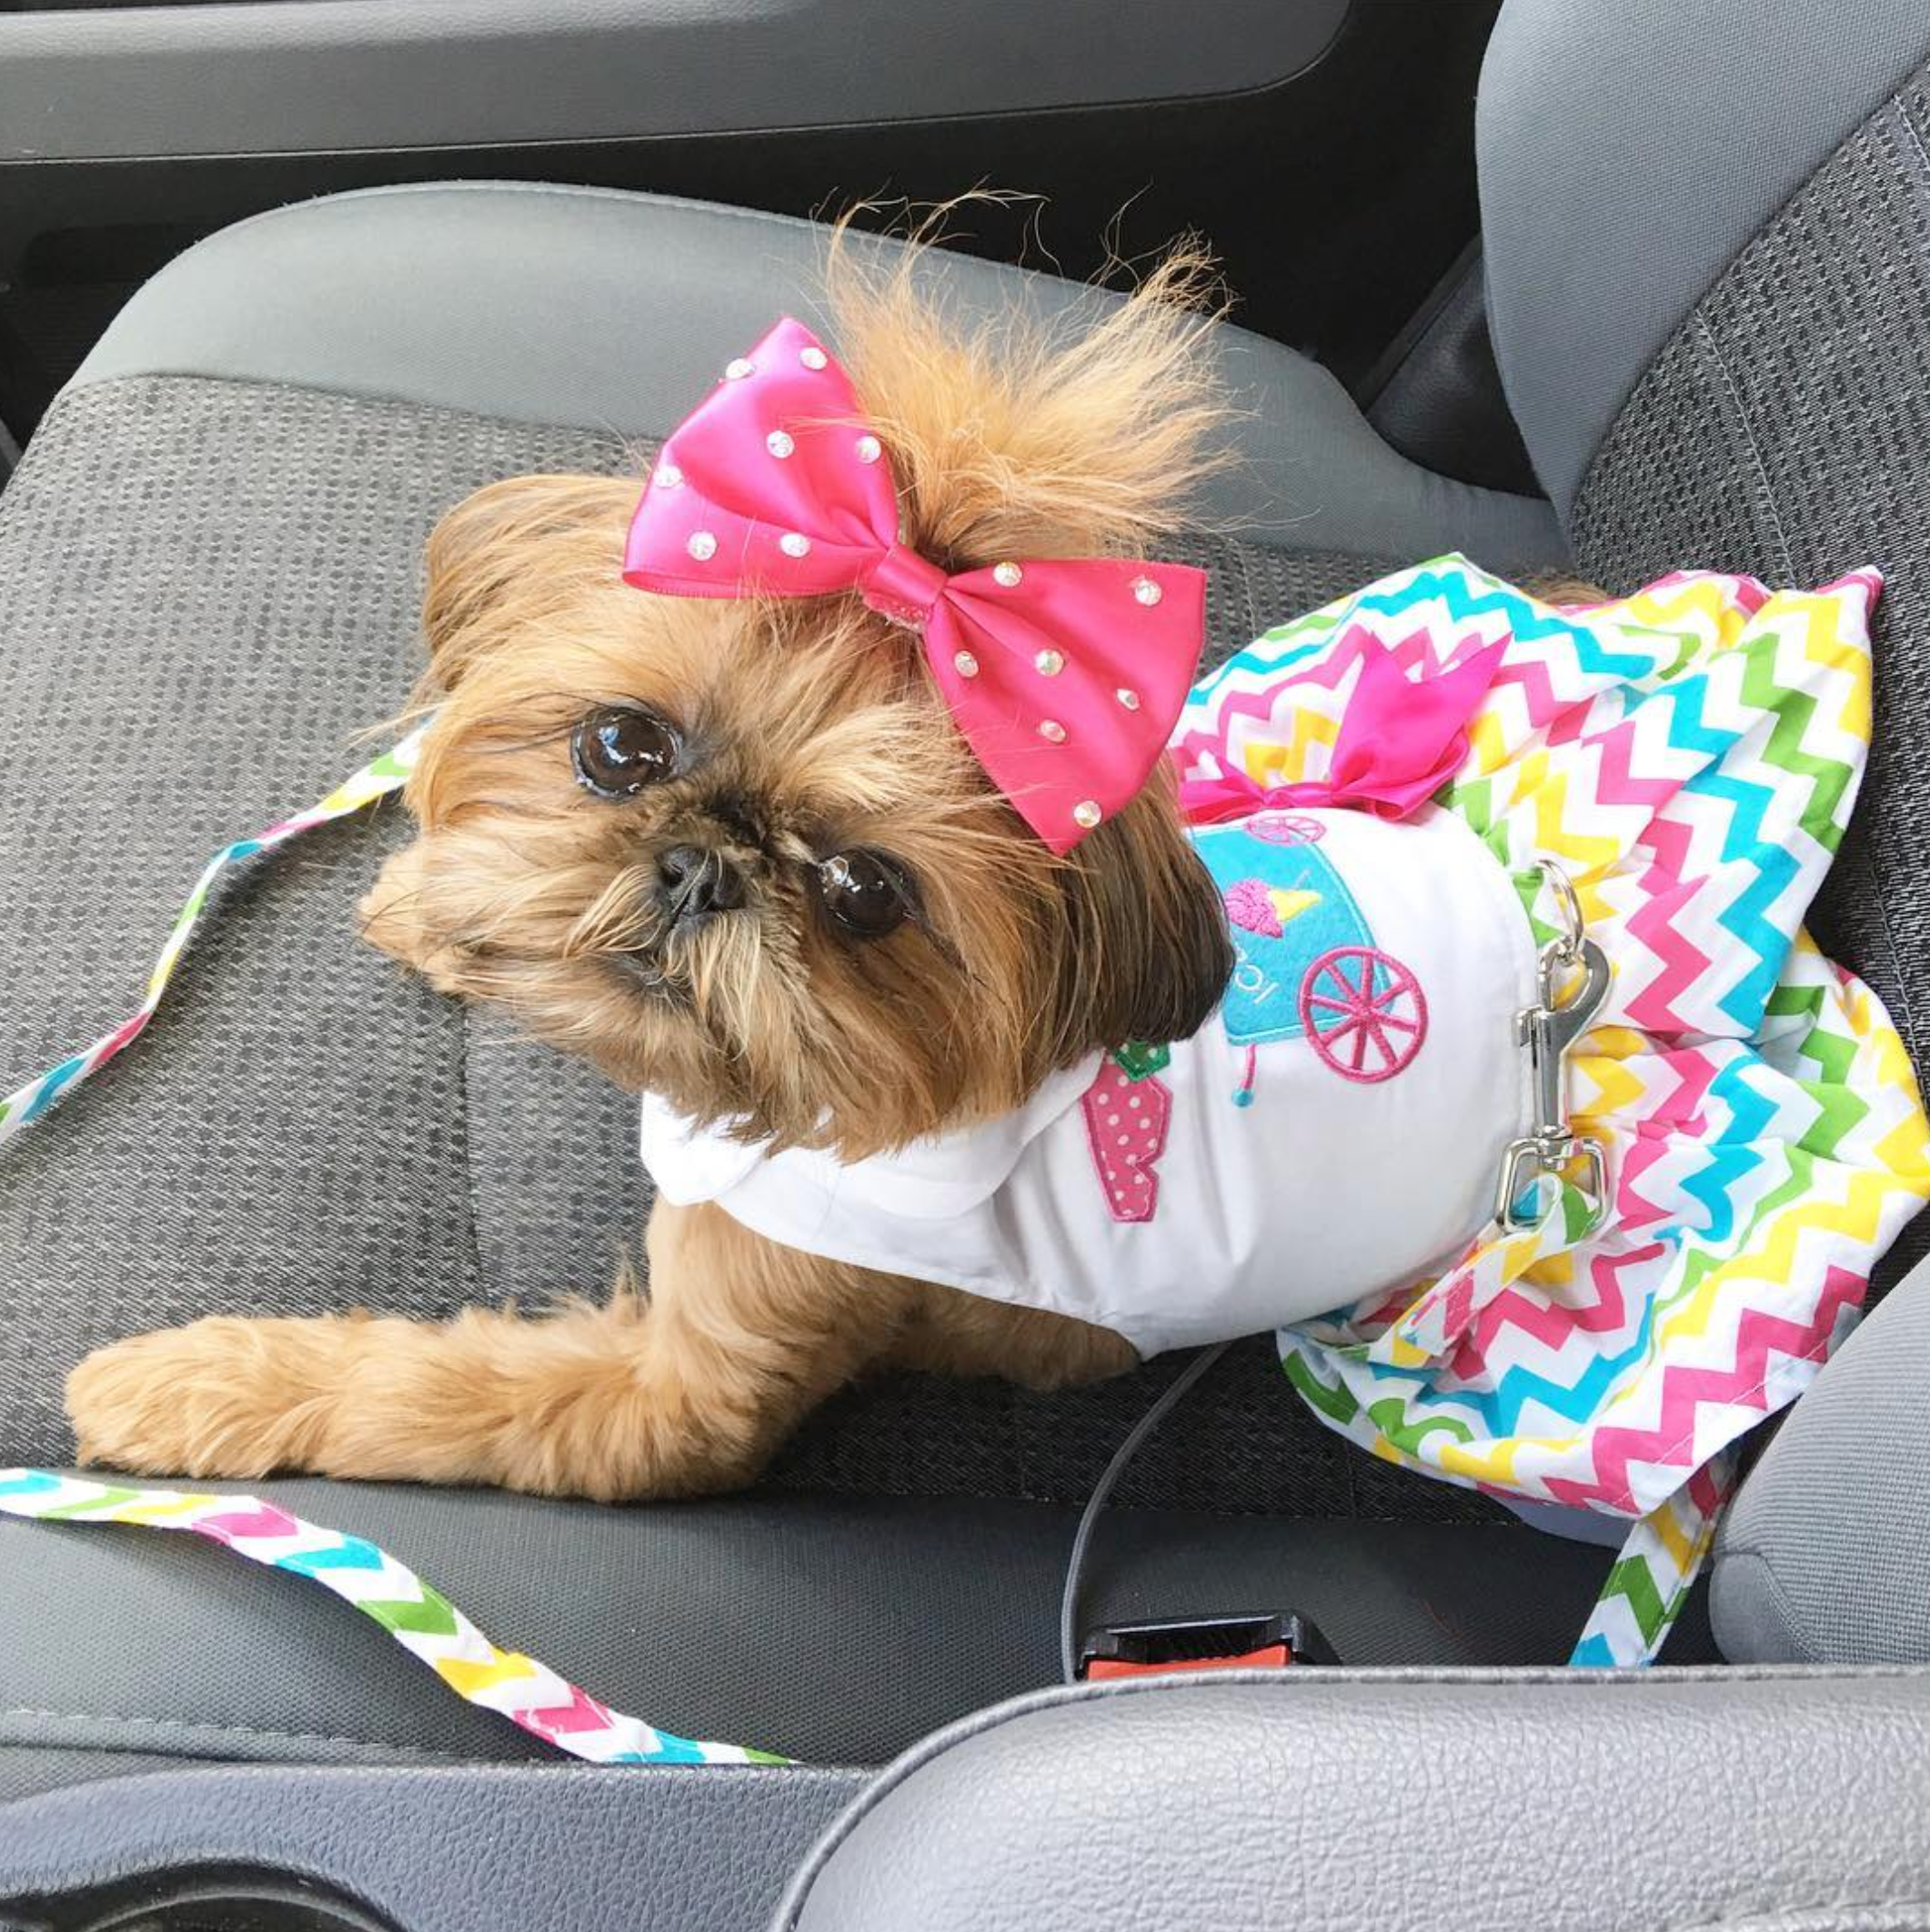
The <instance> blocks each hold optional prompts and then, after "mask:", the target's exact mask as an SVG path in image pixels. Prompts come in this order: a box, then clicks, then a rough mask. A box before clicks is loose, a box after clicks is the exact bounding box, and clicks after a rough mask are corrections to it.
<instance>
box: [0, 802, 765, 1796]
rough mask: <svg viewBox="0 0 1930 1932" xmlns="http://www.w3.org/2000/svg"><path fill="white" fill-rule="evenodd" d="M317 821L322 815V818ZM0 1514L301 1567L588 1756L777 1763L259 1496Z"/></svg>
mask: <svg viewBox="0 0 1930 1932" xmlns="http://www.w3.org/2000/svg"><path fill="white" fill-rule="evenodd" d="M317 822H318V821H317ZM0 1514H5V1515H9V1516H24V1517H26V1518H29V1519H30V1520H32V1521H35V1522H38V1523H118V1524H138V1525H140V1526H141V1527H143V1528H146V1529H158V1530H186V1531H188V1532H190V1533H191V1534H192V1535H196V1536H205V1537H206V1538H207V1539H208V1540H209V1541H210V1542H211V1543H218V1544H221V1545H225V1546H226V1548H228V1549H231V1550H233V1551H234V1552H235V1554H236V1555H237V1556H245V1557H246V1559H247V1560H248V1561H249V1562H250V1563H258V1564H260V1565H263V1567H264V1568H266V1569H270V1570H284V1571H286V1572H287V1573H288V1574H289V1575H294V1576H306V1577H307V1579H308V1580H309V1581H310V1582H311V1583H317V1584H319V1585H321V1586H322V1587H323V1589H325V1590H327V1591H331V1592H332V1593H333V1594H334V1595H337V1596H338V1597H340V1598H341V1599H342V1601H343V1602H344V1603H346V1604H352V1605H354V1606H355V1607H356V1608H357V1610H359V1611H360V1612H361V1613H362V1615H364V1616H366V1617H369V1618H371V1619H372V1620H373V1621H374V1622H376V1623H377V1624H379V1625H381V1626H382V1628H383V1629H384V1630H386V1631H387V1632H388V1634H389V1635H390V1636H392V1637H393V1638H395V1640H396V1642H397V1643H398V1644H399V1645H401V1646H402V1647H403V1649H405V1650H406V1651H407V1652H408V1654H409V1655H411V1656H412V1657H417V1658H419V1659H420V1660H421V1661H422V1662H423V1663H425V1664H427V1665H428V1666H429V1668H430V1669H431V1670H433V1671H434V1672H435V1673H436V1675H437V1676H438V1677H440V1678H441V1679H442V1681H443V1682H444V1683H445V1684H447V1685H448V1686H449V1688H450V1689H451V1690H453V1691H454V1692H455V1693H456V1695H457V1696H458V1697H461V1698H463V1699H464V1700H465V1701H466V1702H467V1703H469V1704H474V1705H478V1706H481V1707H482V1708H483V1709H484V1710H487V1711H495V1712H497V1713H498V1715H500V1716H504V1717H507V1718H508V1720H509V1721H510V1722H511V1723H512V1724H516V1725H520V1726H522V1728H523V1729H524V1730H526V1731H528V1732H529V1733H530V1735H531V1736H536V1737H540V1738H542V1739H543V1741H544V1742H545V1743H546V1744H551V1745H554V1746H556V1747H557V1749H558V1750H559V1751H567V1752H568V1754H569V1756H572V1757H580V1758H583V1759H585V1760H586V1761H587V1762H588V1763H590V1764H593V1765H782V1764H789V1762H790V1760H789V1758H784V1757H779V1756H774V1755H773V1754H771V1753H770V1752H768V1751H754V1750H750V1749H748V1748H746V1747H745V1746H741V1745H728V1744H711V1743H709V1742H707V1741H705V1740H702V1739H699V1738H691V1737H679V1736H675V1735H674V1734H673V1733H671V1732H668V1731H660V1730H658V1728H657V1727H656V1726H654V1725H648V1724H645V1723H644V1722H643V1720H642V1719H641V1718H638V1717H627V1716H624V1715H623V1713H622V1712H620V1711H613V1710H611V1709H610V1707H609V1706H608V1705H607V1704H601V1703H598V1700H597V1699H596V1698H594V1697H592V1696H590V1695H589V1694H588V1692H587V1691H583V1690H579V1689H578V1687H577V1686H576V1685H574V1684H571V1683H568V1682H567V1681H566V1680H565V1679H564V1678H562V1677H560V1676H558V1675H557V1673H556V1672H555V1671H553V1670H551V1669H550V1668H549V1666H548V1665H547V1664H539V1663H538V1662H537V1660H536V1659H535V1658H534V1657H526V1656H524V1655H522V1654H521V1653H520V1652H518V1651H513V1650H501V1649H498V1647H497V1645H494V1644H492V1643H491V1642H490V1641H489V1639H488V1637H487V1636H485V1635H483V1633H482V1632H481V1631H480V1630H478V1629H477V1627H476V1625H474V1624H472V1623H471V1622H470V1621H469V1619H468V1618H467V1617H466V1616H465V1615H463V1614H462V1612H461V1611H460V1610H458V1609H457V1607H456V1605H454V1604H452V1603H451V1602H450V1601H449V1600H448V1598H447V1597H446V1596H444V1595H442V1593H441V1592H440V1591H439V1590H437V1589H436V1588H435V1587H434V1585H430V1584H427V1583H425V1582H424V1581H423V1580H422V1578H421V1577H419V1576H418V1575H417V1574H416V1573H415V1571H413V1570H412V1569H410V1568H409V1567H408V1565H407V1564H403V1563H399V1562H397V1559H396V1558H395V1557H393V1556H391V1555H389V1554H388V1553H387V1551H386V1550H382V1549H378V1548H377V1546H376V1545H374V1544H372V1543H369V1542H367V1541H366V1540H365V1539H363V1538H362V1537H360V1536H348V1535H343V1534H342V1533H341V1532H340V1531H339V1530H331V1529H323V1528H321V1527H320V1526H319V1525H318V1524H313V1523H305V1522H303V1520H302V1519H301V1518H300V1517H299V1516H291V1515H290V1514H288V1513H287V1512H286V1510H282V1509H277V1508H276V1506H275V1504H272V1503H265V1502H263V1501H262V1500H261V1498H260V1497H259V1496H216V1495H208V1494H197V1493H196V1492H193V1491H178V1490H171V1489H136V1488H127V1487H125V1486H123V1485H121V1484H109V1483H97V1482H95V1481H94V1480H93V1479H92V1478H90V1477H86V1476H72V1475H56V1474H54V1473H53V1472H52V1471H50V1470H45V1469H0Z"/></svg>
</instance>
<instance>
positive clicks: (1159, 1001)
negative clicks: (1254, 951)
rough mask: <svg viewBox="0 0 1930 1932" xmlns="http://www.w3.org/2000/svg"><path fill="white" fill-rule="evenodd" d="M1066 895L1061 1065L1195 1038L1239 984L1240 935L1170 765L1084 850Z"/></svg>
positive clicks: (1073, 864) (1056, 998) (1071, 868)
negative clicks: (1181, 805)
mask: <svg viewBox="0 0 1930 1932" xmlns="http://www.w3.org/2000/svg"><path fill="white" fill-rule="evenodd" d="M1064 891H1065V894H1066V911H1067V926H1068V931H1069V936H1070V944H1069V946H1068V949H1067V951H1066V955H1065V958H1064V961H1063V964H1062V968H1061V971H1060V975H1059V984H1058V986H1057V987H1056V988H1055V989H1054V991H1053V993H1052V995H1051V998H1052V1000H1053V1002H1054V1005H1055V1009H1056V1010H1055V1011H1054V1012H1053V1015H1052V1019H1053V1022H1054V1023H1053V1026H1052V1028H1051V1032H1052V1034H1053V1035H1054V1036H1055V1045H1056V1048H1057V1051H1056V1052H1055V1053H1054V1061H1055V1063H1057V1064H1059V1065H1067V1064H1070V1063H1071V1062H1072V1061H1074V1060H1076V1059H1078V1058H1079V1057H1080V1056H1081V1055H1082V1054H1085V1053H1089V1052H1091V1050H1092V1049H1093V1048H1094V1047H1116V1046H1121V1045H1123V1044H1125V1042H1126V1041H1133V1040H1143V1041H1153V1042H1156V1043H1164V1042H1166V1041H1174V1040H1185V1039H1189V1038H1191V1036H1192V1035H1193V1034H1194V1033H1196V1032H1198V1031H1199V1030H1200V1028H1201V1026H1203V1025H1204V1024H1205V1023H1206V1021H1207V1019H1208V1018H1209V1016H1210V1015H1211V1013H1212V1011H1213V1010H1214V1009H1215V1008H1216V1007H1217V1006H1218V1005H1219V1004H1220V1001H1221V998H1222V997H1223V996H1224V994H1225V992H1226V984H1227V981H1228V980H1230V979H1231V977H1232V971H1233V942H1232V935H1231V933H1230V932H1229V931H1228V930H1227V922H1226V913H1225V910H1224V908H1223V906H1222V905H1221V898H1220V891H1219V888H1218V887H1217V886H1216V885H1214V883H1213V880H1212V875H1211V873H1210V872H1208V870H1206V867H1205V864H1204V863H1203V862H1202V861H1201V858H1200V855H1199V854H1198V853H1197V852H1196V851H1195V850H1193V846H1192V841H1191V840H1190V839H1189V838H1188V837H1187V836H1186V832H1185V829H1184V827H1183V826H1182V825H1181V821H1180V817H1179V812H1178V809H1177V807H1176V806H1175V804H1174V801H1173V788H1172V783H1171V778H1170V776H1169V775H1168V774H1167V772H1166V771H1165V770H1164V769H1163V767H1162V769H1161V770H1160V771H1157V772H1155V773H1154V775H1153V778H1152V780H1151V782H1150V783H1149V784H1148V785H1147V787H1146V789H1145V790H1143V791H1141V794H1140V795H1139V797H1138V798H1136V799H1135V800H1133V801H1132V803H1131V805H1130V806H1128V807H1127V808H1126V810H1124V811H1122V812H1121V813H1120V814H1119V815H1118V816H1117V817H1116V818H1114V819H1111V820H1109V821H1108V822H1107V823H1106V824H1104V825H1101V827H1100V828H1099V829H1098V830H1096V831H1094V832H1092V833H1091V835H1090V836H1089V837H1088V838H1086V839H1084V840H1081V843H1080V845H1079V846H1078V848H1077V849H1076V850H1074V851H1073V853H1072V854H1071V859H1070V860H1069V861H1068V866H1067V870H1066V873H1065V882H1064Z"/></svg>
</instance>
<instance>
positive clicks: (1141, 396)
mask: <svg viewBox="0 0 1930 1932" xmlns="http://www.w3.org/2000/svg"><path fill="white" fill-rule="evenodd" d="M946 213H949V210H947V211H940V215H939V216H934V217H932V218H931V220H930V221H929V222H927V223H926V224H924V225H923V226H921V227H920V230H919V233H918V237H917V240H918V245H917V246H915V247H912V248H911V249H910V250H909V251H906V252H896V253H894V255H893V256H892V257H890V262H889V264H886V263H882V262H881V261H880V257H879V255H878V253H877V251H876V250H875V249H874V248H872V247H869V246H868V245H867V244H866V243H865V242H864V240H863V239H862V238H860V237H859V236H856V235H854V234H853V232H852V231H851V230H850V229H849V226H848V225H846V226H840V227H839V230H838V231H837V234H836V236H835V239H834V242H833V246H832V249H831V255H830V262H829V301H830V307H831V310H832V314H833V317H834V319H835V337H836V341H837V344H838V348H839V355H840V357H841V358H842V359H843V361H844V363H845V366H846V367H847V368H848V369H849V370H850V372H851V374H852V377H853V379H854V381H855V382H856V384H857V387H858V390H859V396H860V397H861V398H862V401H863V403H864V408H865V413H866V415H867V417H868V418H869V419H870V422H871V423H872V424H873V426H874V427H875V428H877V430H878V433H879V436H880V438H882V440H883V441H884V443H885V446H886V448H889V449H890V452H891V460H892V465H893V468H894V470H895V472H896V474H897V478H898V483H899V491H900V503H901V505H902V508H903V511H904V518H905V533H906V540H907V541H908V542H910V544H911V545H912V546H913V548H917V549H919V550H920V551H921V552H922V553H923V554H925V555H927V556H929V557H930V558H932V560H933V561H934V562H937V563H941V564H943V565H945V566H946V567H947V568H948V569H953V570H961V569H975V568H978V567H980V566H982V565H984V564H987V563H990V562H994V561H996V560H997V559H999V558H1005V557H1025V556H1031V557H1044V556H1054V557H1101V556H1109V555H1136V554H1140V553H1141V552H1143V551H1145V550H1146V549H1147V548H1149V547H1150V546H1151V545H1152V544H1154V543H1155V542H1156V541H1157V539H1158V538H1161V537H1162V536H1165V535H1168V534H1170V533H1171V531H1172V530H1173V529H1175V528H1178V527H1179V526H1180V525H1181V523H1182V522H1183V521H1184V520H1185V519H1186V517H1187V513H1188V510H1189V508H1190V505H1191V499H1192V497H1193V494H1194V491H1195V488H1196V486H1197V485H1198V484H1199V483H1200V482H1201V479H1202V478H1205V477H1206V476H1208V475H1209V474H1211V472H1212V471H1214V470H1215V469H1217V468H1220V467H1221V465H1222V464H1223V463H1224V462H1225V461H1226V460H1227V458H1226V456H1225V453H1224V449H1223V446H1222V445H1221V443H1220V441H1219V439H1218V438H1216V435H1215V432H1216V431H1217V430H1219V429H1220V428H1221V426H1222V424H1223V423H1224V421H1225V419H1226V418H1227V415H1228V410H1227V408H1226V402H1225V397H1224V394H1223V391H1222V389H1221V385H1220V380H1219V377H1218V375H1217V373H1216V371H1215V368H1214V366H1213V364H1214V357H1213V356H1212V354H1211V348H1210V347H1209V345H1208V336H1209V331H1210V330H1211V326H1212V321H1213V317H1214V316H1215V315H1216V314H1217V313H1218V311H1219V309H1220V308H1221V307H1222V306H1223V304H1222V301H1221V288H1220V284H1219V281H1218V278H1217V277H1216V275H1215V272H1214V269H1213V266H1212V263H1211V258H1210V257H1208V256H1207V255H1206V253H1205V252H1204V250H1203V249H1201V247H1198V246H1197V245H1196V244H1193V243H1191V242H1185V243H1182V244H1181V245H1180V246H1178V247H1175V248H1173V249H1172V250H1171V251H1170V252H1169V253H1168V254H1167V255H1165V256H1164V257H1162V258H1161V261H1160V262H1159V263H1158V265H1157V266H1156V267H1153V268H1152V270H1151V272H1150V273H1148V274H1146V275H1145V276H1144V277H1141V279H1140V281H1139V282H1138V284H1137V286H1136V287H1134V288H1133V289H1132V291H1131V293H1130V294H1129V295H1128V296H1126V297H1124V299H1121V298H1120V297H1115V296H1111V295H1107V294H1104V293H1101V291H1099V290H1097V289H1088V290H1084V291H1081V293H1080V294H1079V295H1078V296H1077V297H1075V298H1074V299H1073V301H1072V302H1071V305H1070V306H1069V307H1068V306H1066V305H1063V304H1062V303H1061V302H1059V301H1056V300H1055V299H1054V298H1053V297H1051V296H1050V295H1049V294H1047V293H1045V292H1044V289H1043V287H1042V285H1040V286H1031V287H1021V289H1020V291H1019V292H1018V294H1017V296H1016V298H1015V299H1012V300H1010V301H1009V302H1008V304H1007V305H1006V306H1005V307H1002V308H1001V309H1000V311H999V312H998V313H997V314H996V315H994V316H990V317H986V316H984V315H982V314H980V315H975V314H974V312H973V309H972V307H971V305H970V302H969V300H967V299H966V297H964V296H963V295H961V294H960V291H959V289H958V287H957V286H956V284H951V286H948V283H949V282H950V278H949V277H947V275H946V273H945V269H946V261H947V258H946V257H944V256H942V255H941V254H940V253H938V252H937V251H936V250H935V249H934V248H933V247H931V246H930V243H931V240H932V238H933V237H934V236H936V235H937V234H938V232H939V225H940V221H941V220H942V218H943V216H944V215H945V214H946Z"/></svg>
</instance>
